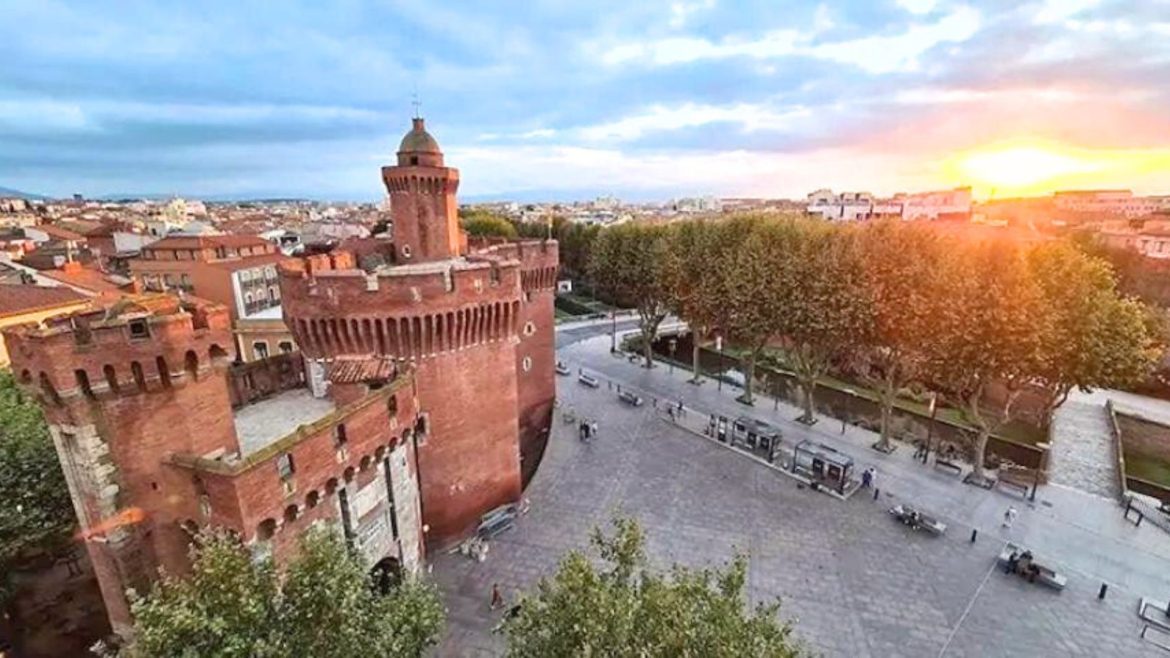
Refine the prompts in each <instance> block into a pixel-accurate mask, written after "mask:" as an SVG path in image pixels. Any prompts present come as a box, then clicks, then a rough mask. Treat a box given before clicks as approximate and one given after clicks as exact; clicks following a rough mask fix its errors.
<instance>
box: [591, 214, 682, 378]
mask: <svg viewBox="0 0 1170 658" xmlns="http://www.w3.org/2000/svg"><path fill="white" fill-rule="evenodd" d="M667 236H668V233H667V227H666V226H665V225H661V224H645V223H627V224H620V225H618V226H613V227H609V228H606V229H605V230H603V231H601V232H600V233H599V234H598V236H597V239H596V241H595V243H594V244H593V249H592V254H591V257H590V264H589V269H590V273H591V277H592V280H593V281H594V282H595V283H596V285H597V286H598V287H599V288H601V289H602V290H604V291H605V292H606V293H608V294H609V295H610V296H611V297H612V298H613V299H614V300H615V301H617V302H620V303H623V304H630V305H632V306H633V307H634V308H635V309H636V310H637V313H638V330H639V332H640V333H641V338H642V351H643V355H644V356H645V359H646V364H645V365H646V367H647V368H649V367H651V366H652V365H653V364H654V361H653V351H652V350H653V342H654V339H655V338H657V336H658V326H659V325H660V324H662V320H663V319H665V318H666V314H667V312H668V311H669V307H668V301H669V299H670V291H669V290H668V288H667V280H668V278H667V276H666V261H667V253H668V250H669V247H668V240H667Z"/></svg>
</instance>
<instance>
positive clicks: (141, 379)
mask: <svg viewBox="0 0 1170 658" xmlns="http://www.w3.org/2000/svg"><path fill="white" fill-rule="evenodd" d="M130 374H132V375H134V383H135V384H136V385H137V386H138V390H140V391H145V390H146V373H144V372H142V364H141V363H139V362H137V361H131V362H130Z"/></svg>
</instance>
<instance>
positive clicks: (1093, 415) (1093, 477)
mask: <svg viewBox="0 0 1170 658" xmlns="http://www.w3.org/2000/svg"><path fill="white" fill-rule="evenodd" d="M1095 397H1096V396H1089V395H1085V394H1083V393H1081V392H1079V391H1074V392H1073V393H1071V394H1070V395H1069V397H1068V400H1065V403H1064V404H1062V405H1060V407H1059V408H1058V409H1057V410H1056V413H1055V414H1054V415H1053V418H1052V452H1051V454H1050V455H1049V464H1048V473H1049V478H1050V479H1051V481H1052V482H1053V483H1055V484H1062V485H1064V486H1067V487H1073V488H1075V489H1080V490H1081V491H1084V492H1086V493H1090V494H1094V495H1097V496H1103V497H1106V498H1112V499H1115V500H1116V499H1117V497H1118V495H1119V494H1120V489H1119V486H1118V484H1119V481H1118V474H1117V456H1116V455H1115V454H1114V448H1113V433H1112V431H1111V429H1110V426H1109V412H1108V411H1106V410H1105V401H1104V400H1099V399H1095Z"/></svg>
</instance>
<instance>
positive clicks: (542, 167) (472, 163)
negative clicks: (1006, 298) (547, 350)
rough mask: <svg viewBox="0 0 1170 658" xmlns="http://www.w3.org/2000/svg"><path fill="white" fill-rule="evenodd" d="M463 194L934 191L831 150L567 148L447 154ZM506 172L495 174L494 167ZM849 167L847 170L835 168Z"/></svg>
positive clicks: (901, 171)
mask: <svg viewBox="0 0 1170 658" xmlns="http://www.w3.org/2000/svg"><path fill="white" fill-rule="evenodd" d="M447 160H448V161H449V162H454V163H458V166H459V168H460V171H461V179H462V180H463V189H461V192H462V193H464V194H470V195H475V194H487V193H495V192H499V191H504V190H506V191H509V192H513V193H520V192H525V191H529V190H546V191H556V190H569V191H572V190H577V191H580V190H615V191H619V193H631V192H639V191H641V192H645V193H648V194H652V195H658V196H666V195H670V194H675V193H687V194H707V193H712V194H722V195H726V196H782V197H791V198H797V197H802V196H804V195H805V194H807V193H808V192H809V191H810V190H814V189H817V188H819V187H825V186H826V185H832V186H834V187H838V188H857V189H869V190H874V191H875V192H884V193H892V192H895V191H898V190H901V189H929V188H930V186H931V185H937V179H935V178H933V177H932V174H933V172H932V171H930V170H929V167H924V166H923V165H922V164H921V162H918V161H912V160H911V159H910V158H909V157H908V156H902V155H898V154H888V153H874V152H866V151H862V150H859V149H858V150H850V149H831V150H821V151H813V152H807V153H765V152H748V151H725V152H718V153H711V152H708V151H672V152H663V153H623V152H621V151H617V150H612V149H601V148H580V147H572V146H553V147H544V146H541V147H538V146H520V147H516V146H493V147H472V148H452V149H449V150H448V153H447ZM505 160H506V161H507V162H508V163H509V166H507V167H501V166H499V163H500V162H501V161H505ZM842 162H848V163H849V166H848V167H842V166H841V163H842Z"/></svg>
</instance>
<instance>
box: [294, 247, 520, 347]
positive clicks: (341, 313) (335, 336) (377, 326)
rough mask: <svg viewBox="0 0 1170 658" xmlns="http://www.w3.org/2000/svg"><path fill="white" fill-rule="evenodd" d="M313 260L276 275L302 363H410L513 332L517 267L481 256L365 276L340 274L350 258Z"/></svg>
mask: <svg viewBox="0 0 1170 658" xmlns="http://www.w3.org/2000/svg"><path fill="white" fill-rule="evenodd" d="M316 258H317V260H316V261H305V262H303V263H292V264H288V265H285V266H283V267H282V268H281V271H280V273H281V294H282V307H283V309H284V316H285V323H286V324H287V325H288V326H289V329H290V330H291V331H292V333H293V335H294V336H295V337H296V339H297V344H298V345H300V346H301V349H302V350H303V351H304V353H305V354H306V356H309V357H310V358H318V359H319V358H330V357H334V356H339V355H345V354H378V355H383V356H391V357H394V358H399V359H414V360H418V359H424V358H428V357H431V356H436V355H438V354H442V353H446V352H454V351H459V350H464V349H467V348H470V347H473V346H477V345H482V344H486V343H492V342H497V341H503V340H509V339H511V338H512V337H514V336H515V335H516V333H517V331H519V328H520V327H519V317H520V308H519V304H520V298H521V294H522V292H523V290H522V286H521V275H522V272H521V262H520V261H519V260H516V259H513V258H510V257H505V256H504V255H497V254H483V255H475V256H469V257H468V258H465V259H449V260H443V261H432V262H427V263H417V264H414V265H400V266H394V267H386V268H380V269H378V270H375V271H373V272H365V271H363V270H359V269H356V268H354V267H345V265H349V264H351V263H352V259H350V258H346V257H343V256H334V258H333V260H332V261H326V260H325V259H322V258H321V257H316ZM339 264H340V265H342V267H338V265H339Z"/></svg>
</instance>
